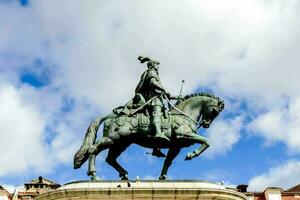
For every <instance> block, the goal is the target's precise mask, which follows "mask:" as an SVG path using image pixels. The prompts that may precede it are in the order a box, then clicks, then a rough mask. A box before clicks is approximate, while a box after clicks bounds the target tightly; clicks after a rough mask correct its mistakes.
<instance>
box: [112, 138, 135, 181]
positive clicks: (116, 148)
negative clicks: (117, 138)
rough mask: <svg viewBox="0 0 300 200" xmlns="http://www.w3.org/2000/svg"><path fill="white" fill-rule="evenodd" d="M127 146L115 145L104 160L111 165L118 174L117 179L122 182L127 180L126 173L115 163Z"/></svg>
mask: <svg viewBox="0 0 300 200" xmlns="http://www.w3.org/2000/svg"><path fill="white" fill-rule="evenodd" d="M128 146H129V144H115V145H113V146H112V147H111V148H110V149H109V151H108V155H107V158H106V162H107V163H108V164H109V165H111V166H112V167H113V168H115V170H117V171H118V172H119V177H120V178H121V179H122V180H128V172H127V171H126V170H125V169H124V168H123V167H122V166H121V165H120V164H119V163H118V162H117V158H118V157H119V156H120V154H121V153H122V152H123V151H125V149H126V148H127V147H128Z"/></svg>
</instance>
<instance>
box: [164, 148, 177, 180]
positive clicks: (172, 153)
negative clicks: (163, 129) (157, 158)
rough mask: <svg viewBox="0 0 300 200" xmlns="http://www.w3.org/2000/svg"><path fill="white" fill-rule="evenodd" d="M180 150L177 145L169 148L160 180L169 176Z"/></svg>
mask: <svg viewBox="0 0 300 200" xmlns="http://www.w3.org/2000/svg"><path fill="white" fill-rule="evenodd" d="M179 152H180V148H177V147H171V148H170V149H169V151H168V154H167V157H166V159H165V162H164V166H163V169H162V171H161V174H160V177H159V180H165V179H166V178H167V173H168V169H169V167H170V166H171V164H172V162H173V160H174V158H175V157H176V156H177V155H178V154H179Z"/></svg>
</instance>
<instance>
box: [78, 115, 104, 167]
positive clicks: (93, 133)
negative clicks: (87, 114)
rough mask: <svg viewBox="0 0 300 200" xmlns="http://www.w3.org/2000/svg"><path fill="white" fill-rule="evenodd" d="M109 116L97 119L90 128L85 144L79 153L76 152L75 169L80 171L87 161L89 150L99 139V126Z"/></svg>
mask: <svg viewBox="0 0 300 200" xmlns="http://www.w3.org/2000/svg"><path fill="white" fill-rule="evenodd" d="M109 116H110V115H108V116H105V117H97V118H96V119H95V120H94V121H93V122H92V123H91V124H90V126H89V127H88V129H87V131H86V134H85V136H84V139H83V142H82V145H81V147H80V148H79V149H78V151H77V152H76V154H75V156H74V163H73V167H74V169H78V168H80V167H81V165H82V164H83V163H84V162H85V161H87V159H88V157H89V155H88V151H89V148H90V147H91V146H92V145H93V144H95V141H96V137H97V131H98V128H99V126H100V125H101V123H102V122H103V121H104V120H106V119H107V118H108V117H109Z"/></svg>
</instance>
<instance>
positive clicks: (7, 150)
mask: <svg viewBox="0 0 300 200" xmlns="http://www.w3.org/2000/svg"><path fill="white" fill-rule="evenodd" d="M0 91H1V93H0V102H1V104H0V110H1V112H0V138H1V140H0V143H1V144H0V151H1V152H3V153H2V154H1V155H0V176H3V175H7V174H10V173H20V172H28V171H36V170H37V171H39V172H41V171H47V170H48V169H49V168H51V166H52V162H50V160H47V159H45V157H47V153H46V152H47V144H45V143H44V142H43V139H42V138H43V135H42V134H43V130H44V127H45V123H46V122H45V121H44V120H43V119H42V117H40V115H39V113H37V112H36V111H35V110H34V109H32V107H31V106H30V105H26V104H24V103H23V102H22V101H21V97H20V94H19V93H18V91H17V89H16V88H14V87H12V86H10V85H2V84H1V85H0Z"/></svg>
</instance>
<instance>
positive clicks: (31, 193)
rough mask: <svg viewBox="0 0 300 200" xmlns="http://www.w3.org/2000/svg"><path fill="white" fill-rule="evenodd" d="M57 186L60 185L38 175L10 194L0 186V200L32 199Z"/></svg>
mask: <svg viewBox="0 0 300 200" xmlns="http://www.w3.org/2000/svg"><path fill="white" fill-rule="evenodd" d="M58 187H60V185H59V184H57V183H55V182H53V181H51V180H49V179H46V178H43V177H41V176H40V177H38V178H36V179H33V180H31V181H30V182H28V183H25V184H24V189H22V190H15V191H14V193H12V194H10V193H9V192H8V191H7V190H5V189H4V188H3V187H1V186H0V200H22V199H34V198H35V197H36V196H37V195H39V194H41V193H43V192H46V191H49V190H55V189H57V188H58Z"/></svg>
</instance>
